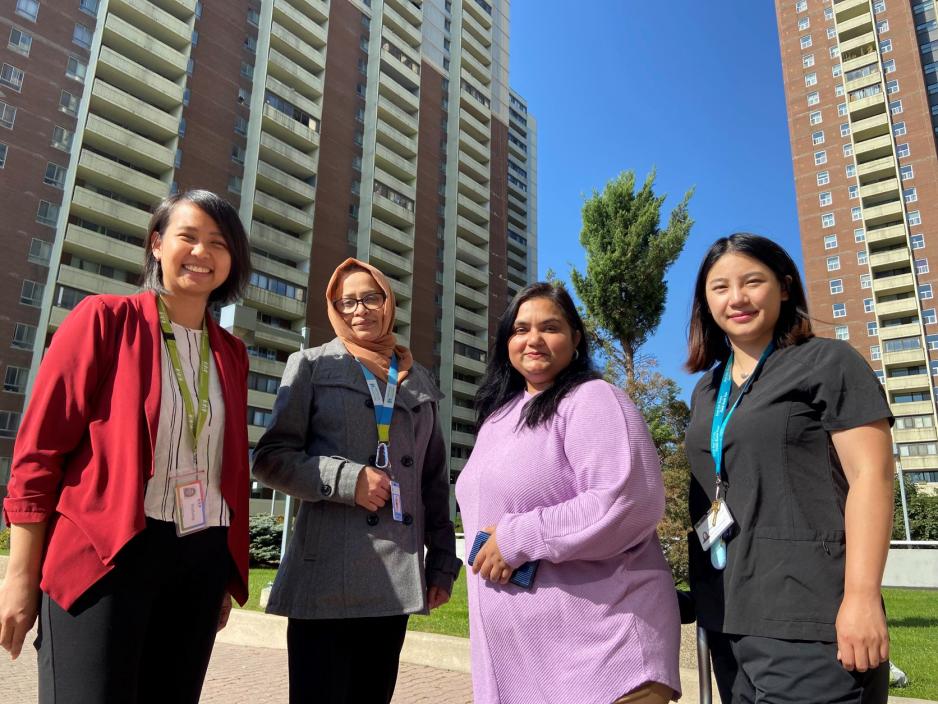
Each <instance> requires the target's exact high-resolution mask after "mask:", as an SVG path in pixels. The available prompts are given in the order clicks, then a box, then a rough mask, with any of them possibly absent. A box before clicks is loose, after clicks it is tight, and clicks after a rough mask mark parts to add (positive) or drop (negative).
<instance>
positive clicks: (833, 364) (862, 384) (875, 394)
mask: <svg viewBox="0 0 938 704" xmlns="http://www.w3.org/2000/svg"><path fill="white" fill-rule="evenodd" d="M818 342H821V344H819V345H817V349H818V353H817V357H816V358H815V359H814V360H813V367H814V368H813V371H812V373H811V378H812V385H811V386H812V388H811V392H812V398H813V405H814V406H815V407H816V408H820V410H821V424H822V425H823V426H824V429H825V430H827V431H829V432H830V431H834V430H846V429H848V428H857V427H859V426H861V425H866V424H868V423H873V422H875V421H877V420H881V419H883V418H885V419H887V420H888V421H889V425H890V426H891V425H892V423H893V417H892V412H891V411H890V410H889V403H888V401H887V399H886V392H885V390H884V389H883V385H882V384H881V383H880V381H879V379H878V378H877V377H876V375H875V374H874V373H873V370H872V369H870V365H869V364H867V362H866V360H865V359H863V357H861V356H860V353H859V352H857V351H856V350H855V349H853V347H851V346H850V345H849V344H847V343H846V342H842V341H840V340H823V341H822V340H818Z"/></svg>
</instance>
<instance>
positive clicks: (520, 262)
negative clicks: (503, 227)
mask: <svg viewBox="0 0 938 704" xmlns="http://www.w3.org/2000/svg"><path fill="white" fill-rule="evenodd" d="M508 264H509V265H510V266H514V267H515V268H516V269H518V270H519V271H521V272H527V268H528V260H527V259H525V257H524V255H523V254H516V253H515V251H514V250H512V249H509V250H508Z"/></svg>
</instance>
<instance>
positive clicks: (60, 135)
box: [52, 125, 75, 152]
mask: <svg viewBox="0 0 938 704" xmlns="http://www.w3.org/2000/svg"><path fill="white" fill-rule="evenodd" d="M74 136H75V135H74V134H73V133H72V132H71V130H67V129H65V128H64V127H60V126H59V125H56V126H55V127H53V128H52V146H53V147H55V148H56V149H60V150H61V151H63V152H68V151H70V150H71V148H72V139H73V138H74Z"/></svg>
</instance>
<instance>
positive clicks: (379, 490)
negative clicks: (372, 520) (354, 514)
mask: <svg viewBox="0 0 938 704" xmlns="http://www.w3.org/2000/svg"><path fill="white" fill-rule="evenodd" d="M390 498H391V479H390V477H388V475H387V474H385V473H384V472H382V471H381V470H380V469H377V468H375V467H364V468H362V471H361V472H359V473H358V481H357V482H356V483H355V503H356V504H358V505H359V506H361V507H362V508H364V509H367V510H368V511H377V510H378V509H379V508H381V507H382V506H384V505H385V504H386V503H387V502H388V499H390Z"/></svg>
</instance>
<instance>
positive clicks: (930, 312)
mask: <svg viewBox="0 0 938 704" xmlns="http://www.w3.org/2000/svg"><path fill="white" fill-rule="evenodd" d="M922 322H923V323H925V324H926V325H934V324H935V323H938V316H936V315H935V309H934V308H926V309H925V310H923V311H922Z"/></svg>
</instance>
